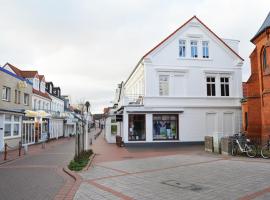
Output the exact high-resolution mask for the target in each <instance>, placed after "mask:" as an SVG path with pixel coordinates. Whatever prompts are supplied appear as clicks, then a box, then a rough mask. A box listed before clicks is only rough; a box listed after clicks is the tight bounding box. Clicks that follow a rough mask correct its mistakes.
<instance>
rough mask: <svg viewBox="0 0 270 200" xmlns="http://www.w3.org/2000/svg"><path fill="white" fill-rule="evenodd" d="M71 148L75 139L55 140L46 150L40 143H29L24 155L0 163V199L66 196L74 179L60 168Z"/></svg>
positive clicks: (69, 155)
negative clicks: (30, 144)
mask: <svg viewBox="0 0 270 200" xmlns="http://www.w3.org/2000/svg"><path fill="white" fill-rule="evenodd" d="M74 149H75V141H74V138H71V139H67V138H63V139H58V140H54V141H51V142H49V143H47V144H46V147H45V149H42V148H41V145H40V144H38V145H32V146H29V151H28V153H27V155H24V156H22V157H20V158H19V159H15V160H10V161H9V162H7V163H2V164H0V177H1V178H0V194H1V195H0V199H12V200H17V199H19V200H21V199H27V200H28V199H41V200H43V199H48V200H49V199H68V198H67V196H68V194H67V193H69V192H70V190H72V188H73V185H74V181H75V180H74V179H73V178H72V177H71V176H69V175H67V174H66V173H65V172H64V171H63V169H62V168H63V167H65V166H67V164H68V162H69V161H70V160H71V159H72V158H73V156H74ZM74 192H75V191H74ZM72 198H73V194H72V197H71V198H69V199H72Z"/></svg>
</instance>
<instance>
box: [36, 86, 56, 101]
mask: <svg viewBox="0 0 270 200" xmlns="http://www.w3.org/2000/svg"><path fill="white" fill-rule="evenodd" d="M33 93H34V94H37V95H39V96H42V97H44V98H47V99H50V100H52V99H51V97H50V96H49V95H48V94H47V93H46V92H45V93H42V92H40V91H38V90H35V89H34V88H33Z"/></svg>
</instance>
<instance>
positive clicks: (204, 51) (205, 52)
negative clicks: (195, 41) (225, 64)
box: [202, 41, 209, 58]
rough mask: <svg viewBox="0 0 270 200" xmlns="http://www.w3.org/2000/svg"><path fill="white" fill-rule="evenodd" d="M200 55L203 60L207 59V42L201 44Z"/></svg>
mask: <svg viewBox="0 0 270 200" xmlns="http://www.w3.org/2000/svg"><path fill="white" fill-rule="evenodd" d="M202 53H203V58H209V47H208V42H207V41H203V42H202Z"/></svg>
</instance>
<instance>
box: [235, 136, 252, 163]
mask: <svg viewBox="0 0 270 200" xmlns="http://www.w3.org/2000/svg"><path fill="white" fill-rule="evenodd" d="M239 151H240V152H241V153H246V155H247V156H248V157H250V158H254V157H256V155H257V149H256V146H255V145H253V144H251V142H250V140H249V139H247V138H246V136H245V134H242V133H240V134H234V136H233V142H232V155H233V156H236V155H237V154H238V153H239Z"/></svg>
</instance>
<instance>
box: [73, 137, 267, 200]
mask: <svg viewBox="0 0 270 200" xmlns="http://www.w3.org/2000/svg"><path fill="white" fill-rule="evenodd" d="M98 144H99V145H98ZM100 144H102V146H100ZM97 145H98V146H97ZM93 149H94V152H96V153H97V154H98V155H97V156H96V157H95V160H94V162H93V165H92V166H91V168H90V169H89V170H88V171H84V172H81V173H79V174H80V176H81V177H82V179H83V180H82V184H81V186H80V187H79V189H78V191H77V193H76V195H75V197H74V199H80V200H81V199H82V200H83V199H91V200H97V199H99V200H100V199H138V200H144V199H145V200H146V199H155V200H156V199H166V200H167V199H174V200H175V199H184V200H185V199H194V200H195V199H224V200H227V199H228V200H231V199H242V200H248V199H258V200H263V199H265V200H266V199H269V197H270V173H269V171H270V160H263V159H249V158H235V157H229V156H226V157H224V156H218V155H213V154H208V153H204V152H202V151H201V150H200V149H199V147H196V148H193V149H192V148H189V149H188V148H187V147H186V148H179V149H167V151H165V150H161V151H159V152H157V151H156V149H153V150H151V149H146V150H145V151H146V155H144V154H143V153H144V152H143V151H142V150H141V149H140V150H138V151H136V150H134V149H132V151H130V150H129V149H126V148H118V147H116V146H113V145H108V144H106V142H104V140H103V138H102V135H101V137H99V138H98V140H97V141H96V143H95V144H94V145H93ZM108 150H110V151H108ZM104 153H107V155H104Z"/></svg>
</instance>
